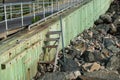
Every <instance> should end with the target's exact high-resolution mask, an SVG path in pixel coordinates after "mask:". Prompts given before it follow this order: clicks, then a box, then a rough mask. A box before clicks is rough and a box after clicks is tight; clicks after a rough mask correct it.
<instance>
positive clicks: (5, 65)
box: [1, 40, 41, 69]
mask: <svg viewBox="0 0 120 80" xmlns="http://www.w3.org/2000/svg"><path fill="white" fill-rule="evenodd" d="M40 41H41V40H39V41H37V42H35V43H34V44H33V45H31V46H29V47H28V48H26V49H25V50H24V51H22V52H21V53H20V54H17V55H15V56H14V57H13V58H11V59H9V60H7V61H5V62H4V63H2V64H1V69H6V68H7V67H9V66H10V65H12V64H14V63H15V62H16V61H17V60H20V59H21V58H22V57H23V56H24V55H25V53H24V52H25V51H27V50H29V49H30V48H32V47H33V46H36V45H37V44H40Z"/></svg>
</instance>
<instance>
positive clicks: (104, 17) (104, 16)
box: [100, 14, 112, 23]
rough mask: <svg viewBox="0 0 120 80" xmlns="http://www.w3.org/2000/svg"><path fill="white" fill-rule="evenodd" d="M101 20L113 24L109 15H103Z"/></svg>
mask: <svg viewBox="0 0 120 80" xmlns="http://www.w3.org/2000/svg"><path fill="white" fill-rule="evenodd" d="M100 19H102V20H103V21H104V23H112V18H111V16H110V15H108V14H103V15H101V16H100Z"/></svg>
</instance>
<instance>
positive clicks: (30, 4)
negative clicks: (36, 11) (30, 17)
mask: <svg viewBox="0 0 120 80" xmlns="http://www.w3.org/2000/svg"><path fill="white" fill-rule="evenodd" d="M31 5H32V4H31V2H30V4H29V11H30V14H31V13H32V11H31Z"/></svg>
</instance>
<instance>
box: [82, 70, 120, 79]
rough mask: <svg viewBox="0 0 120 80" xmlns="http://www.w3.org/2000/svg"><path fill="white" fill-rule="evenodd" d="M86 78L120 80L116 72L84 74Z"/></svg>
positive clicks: (103, 71) (101, 71)
mask: <svg viewBox="0 0 120 80" xmlns="http://www.w3.org/2000/svg"><path fill="white" fill-rule="evenodd" d="M84 76H86V77H92V78H98V79H105V80H120V75H119V74H117V73H116V72H114V71H106V70H100V71H95V72H90V73H88V72H87V73H84Z"/></svg>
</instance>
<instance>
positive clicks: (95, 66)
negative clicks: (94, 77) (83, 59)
mask: <svg viewBox="0 0 120 80" xmlns="http://www.w3.org/2000/svg"><path fill="white" fill-rule="evenodd" d="M100 68H101V66H100V64H98V63H96V62H94V63H93V64H92V66H91V68H90V70H89V72H93V71H98V70H99V69H100Z"/></svg>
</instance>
